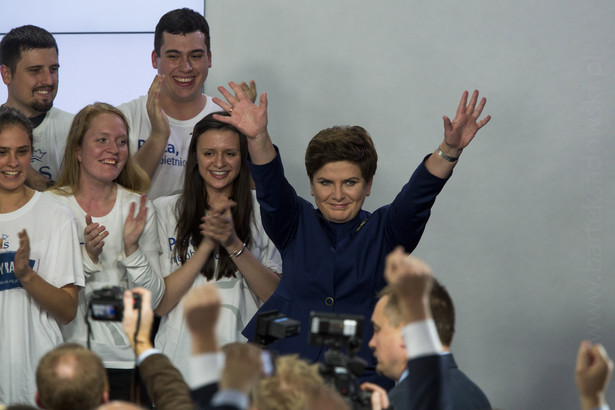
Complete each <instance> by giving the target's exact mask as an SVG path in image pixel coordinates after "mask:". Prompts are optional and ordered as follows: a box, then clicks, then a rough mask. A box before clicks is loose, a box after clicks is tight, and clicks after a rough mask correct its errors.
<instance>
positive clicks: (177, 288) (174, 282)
mask: <svg viewBox="0 0 615 410" xmlns="http://www.w3.org/2000/svg"><path fill="white" fill-rule="evenodd" d="M215 247H216V244H215V242H214V241H213V240H211V239H207V238H203V239H202V240H201V243H200V244H199V246H198V248H196V250H195V252H194V254H193V255H192V256H191V257H190V259H188V260H187V261H186V262H185V263H184V264H182V266H180V267H179V268H178V269H177V270H175V271H174V272H173V273H172V274H170V275H168V276H165V278H164V285H165V290H164V295H163V296H162V300H161V301H160V303H159V304H158V307H157V308H156V314H157V315H159V316H164V315H166V314H167V313H169V311H170V310H171V309H173V308H174V307H175V305H177V304H178V303H179V301H180V300H181V298H182V297H184V295H185V294H186V293H187V292H188V291H189V290H190V288H191V287H192V284H193V283H194V280H195V279H196V277H197V276H198V275H199V273H201V269H203V266H204V265H205V262H207V259H208V258H209V255H211V253H212V252H213V251H214V249H215Z"/></svg>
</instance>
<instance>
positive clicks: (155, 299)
mask: <svg viewBox="0 0 615 410" xmlns="http://www.w3.org/2000/svg"><path fill="white" fill-rule="evenodd" d="M45 193H46V194H49V195H50V196H52V197H53V198H54V199H56V200H57V201H59V202H60V203H62V204H64V205H66V206H67V207H68V208H70V210H71V211H73V213H74V214H75V216H76V218H77V223H78V233H79V243H81V244H82V246H81V252H82V256H83V268H84V272H85V275H86V284H85V289H84V290H83V291H81V292H79V310H78V312H77V317H76V318H75V320H73V321H72V322H71V323H70V324H69V325H67V326H62V334H63V335H64V339H65V340H66V341H70V342H75V343H80V344H82V345H84V346H86V345H87V337H88V329H87V324H86V316H87V313H88V311H87V306H88V303H89V301H90V298H91V294H92V292H93V291H95V290H98V289H101V288H104V287H108V286H119V287H121V288H122V289H132V288H134V287H137V286H140V287H144V288H146V289H149V290H150V291H151V292H152V305H153V306H152V307H155V306H157V305H158V303H159V302H160V300H161V299H162V295H163V294H164V279H163V278H162V275H161V273H160V272H161V271H160V265H159V260H160V247H159V245H158V232H157V226H156V225H157V223H156V211H155V209H154V207H153V206H152V203H151V202H150V201H148V202H147V203H146V206H147V220H146V223H145V229H144V230H143V233H142V234H141V238H139V250H138V251H136V252H134V253H133V254H132V255H130V256H129V257H126V256H125V255H124V239H123V231H124V221H125V220H126V217H127V216H128V213H129V211H130V204H131V203H132V202H134V203H135V204H136V207H135V213H136V212H137V211H138V209H139V201H140V197H141V196H140V195H139V194H137V193H134V192H132V191H129V190H127V189H126V188H124V187H122V186H121V185H117V197H116V200H115V205H114V206H113V209H112V210H111V211H110V212H109V213H108V214H107V215H105V216H103V217H92V221H93V222H97V223H99V224H100V225H101V226H102V225H104V226H105V228H106V229H107V231H108V232H109V235H108V236H107V237H106V238H105V239H104V242H105V244H104V246H103V251H102V253H101V254H100V256H99V257H98V259H99V263H98V264H94V262H92V260H91V259H90V257H89V256H88V255H87V252H86V251H85V245H83V244H84V243H85V242H84V234H83V230H84V229H85V227H86V224H85V216H86V212H85V211H84V210H83V209H82V208H81V206H80V205H79V203H78V202H77V200H76V199H75V197H74V195H68V196H63V195H58V194H55V193H53V192H51V191H46V192H45ZM90 324H91V327H92V335H91V337H90V345H91V348H92V350H93V351H94V352H95V353H96V354H98V356H100V358H101V359H102V361H103V363H104V365H105V367H107V368H111V369H131V368H133V367H134V361H135V356H134V353H133V351H132V349H131V347H130V342H129V341H128V339H127V337H126V335H125V334H124V330H123V328H122V323H121V322H112V321H98V320H92V319H91V318H90Z"/></svg>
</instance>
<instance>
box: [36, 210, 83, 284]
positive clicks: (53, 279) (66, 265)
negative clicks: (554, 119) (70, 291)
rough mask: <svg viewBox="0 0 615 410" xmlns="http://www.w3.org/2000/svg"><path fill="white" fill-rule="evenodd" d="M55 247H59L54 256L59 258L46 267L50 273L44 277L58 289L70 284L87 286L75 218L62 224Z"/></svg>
mask: <svg viewBox="0 0 615 410" xmlns="http://www.w3.org/2000/svg"><path fill="white" fill-rule="evenodd" d="M53 246H56V247H57V248H56V250H57V252H56V255H54V256H57V257H56V258H55V261H52V262H51V263H50V264H49V265H47V266H46V269H48V270H50V272H46V273H44V274H43V275H42V276H43V277H44V278H45V280H46V281H47V282H49V283H50V284H52V285H53V286H55V287H57V288H61V287H62V286H65V285H70V284H74V285H77V286H81V287H83V286H85V275H84V274H83V262H82V260H81V249H80V245H79V235H78V234H77V221H76V220H75V218H74V217H72V218H67V219H66V220H65V221H64V222H63V223H62V224H61V226H60V229H59V231H58V232H57V241H56V243H55V244H54V245H53Z"/></svg>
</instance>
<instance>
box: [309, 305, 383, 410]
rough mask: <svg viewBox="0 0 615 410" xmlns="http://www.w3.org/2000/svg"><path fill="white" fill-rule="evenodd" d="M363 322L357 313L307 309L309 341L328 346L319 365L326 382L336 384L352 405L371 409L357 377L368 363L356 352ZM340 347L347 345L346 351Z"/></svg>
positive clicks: (356, 407)
mask: <svg viewBox="0 0 615 410" xmlns="http://www.w3.org/2000/svg"><path fill="white" fill-rule="evenodd" d="M363 322H364V318H363V316H360V315H341V314H336V313H322V312H311V313H310V334H309V338H308V342H309V343H310V344H311V345H320V346H327V347H329V350H327V351H326V352H325V362H324V364H321V365H320V369H319V370H320V374H321V375H322V376H323V378H324V379H325V382H326V383H329V384H330V385H332V386H335V388H336V389H337V391H338V392H339V393H340V394H341V395H342V396H344V398H345V399H346V400H348V401H349V402H350V404H351V405H352V408H353V409H371V403H370V395H371V394H370V393H369V392H363V391H361V389H360V387H359V380H358V378H357V377H358V376H360V375H361V374H362V373H363V371H364V370H365V367H366V366H367V363H366V362H365V360H363V359H362V358H360V357H358V356H356V355H357V353H358V352H359V350H360V349H361V340H362V334H363ZM341 349H346V351H347V352H348V355H345V354H344V353H342V351H341Z"/></svg>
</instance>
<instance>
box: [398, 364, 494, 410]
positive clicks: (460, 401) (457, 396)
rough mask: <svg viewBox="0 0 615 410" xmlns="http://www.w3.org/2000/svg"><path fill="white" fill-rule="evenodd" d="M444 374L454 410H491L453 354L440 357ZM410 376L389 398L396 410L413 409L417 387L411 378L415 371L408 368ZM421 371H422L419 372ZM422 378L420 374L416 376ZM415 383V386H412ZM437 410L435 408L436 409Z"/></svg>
mask: <svg viewBox="0 0 615 410" xmlns="http://www.w3.org/2000/svg"><path fill="white" fill-rule="evenodd" d="M440 364H441V366H442V372H443V374H444V376H445V377H444V378H445V380H446V382H447V385H448V386H447V387H448V392H449V394H450V404H451V408H452V409H454V410H484V409H491V404H489V400H488V399H487V396H485V393H483V391H482V390H481V389H480V388H479V387H478V386H477V385H476V384H474V382H472V380H470V379H469V378H468V376H466V375H465V374H464V373H463V372H462V371H461V370H459V368H458V367H457V363H455V359H454V358H453V355H452V354H445V355H442V356H440ZM408 370H409V374H408V377H406V378H405V379H404V380H403V381H402V382H401V383H399V384H397V385H396V386H395V387H394V388H393V389H392V390H391V391H390V392H389V398H390V399H391V401H392V402H393V405H394V406H395V408H396V409H407V408H411V407H410V406H411V400H412V399H413V396H414V395H415V390H414V388H413V387H412V386H417V382H416V381H415V382H413V381H412V380H411V378H410V376H411V375H412V373H413V372H414V370H413V369H411V368H410V367H408ZM419 371H420V370H419ZM415 376H417V377H421V375H420V373H419V374H417V375H415ZM412 383H414V384H412ZM434 408H435V407H434Z"/></svg>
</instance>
